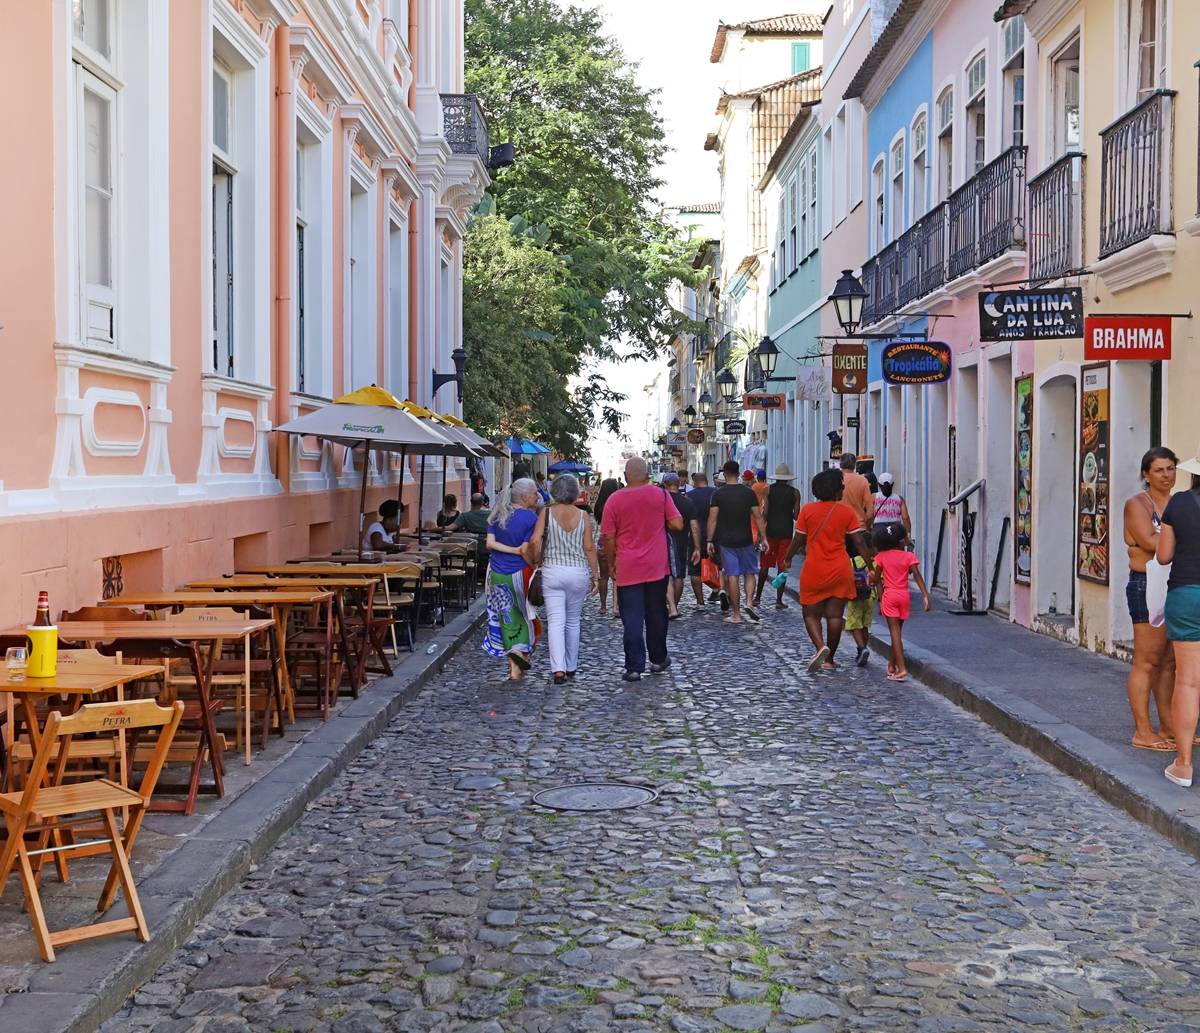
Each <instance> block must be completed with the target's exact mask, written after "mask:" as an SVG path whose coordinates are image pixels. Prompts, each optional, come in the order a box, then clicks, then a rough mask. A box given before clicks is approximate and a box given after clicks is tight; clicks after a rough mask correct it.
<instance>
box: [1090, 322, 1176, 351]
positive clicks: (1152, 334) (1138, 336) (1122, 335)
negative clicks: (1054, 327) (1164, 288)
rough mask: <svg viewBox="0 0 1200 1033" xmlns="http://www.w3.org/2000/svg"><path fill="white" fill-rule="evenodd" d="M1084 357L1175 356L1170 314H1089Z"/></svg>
mask: <svg viewBox="0 0 1200 1033" xmlns="http://www.w3.org/2000/svg"><path fill="white" fill-rule="evenodd" d="M1083 357H1084V358H1085V359H1091V360H1093V361H1101V362H1105V361H1107V360H1109V359H1144V360H1146V361H1148V362H1154V361H1156V360H1158V359H1169V358H1170V357H1171V317H1170V316H1088V317H1087V319H1086V320H1085V321H1084V333H1083Z"/></svg>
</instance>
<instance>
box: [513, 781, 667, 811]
mask: <svg viewBox="0 0 1200 1033" xmlns="http://www.w3.org/2000/svg"><path fill="white" fill-rule="evenodd" d="M657 799H658V793H657V792H655V791H654V790H653V789H646V788H645V787H644V786H635V785H630V784H629V783H627V782H573V783H571V784H570V785H565V786H555V787H554V788H553V789H543V790H542V791H541V792H540V793H534V795H533V802H534V803H536V804H540V805H541V806H542V807H549V808H550V809H551V810H554V811H624V810H628V809H629V808H630V807H640V806H641V805H642V804H644V803H653V802H654V801H655V800H657Z"/></svg>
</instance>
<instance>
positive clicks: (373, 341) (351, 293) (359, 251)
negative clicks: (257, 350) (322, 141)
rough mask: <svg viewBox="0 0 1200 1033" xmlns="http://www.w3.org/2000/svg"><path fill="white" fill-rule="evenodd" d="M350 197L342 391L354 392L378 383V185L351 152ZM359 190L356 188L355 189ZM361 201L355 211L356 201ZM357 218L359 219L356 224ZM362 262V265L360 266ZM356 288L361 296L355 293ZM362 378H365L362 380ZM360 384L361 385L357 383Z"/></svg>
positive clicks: (373, 176) (365, 167) (369, 171)
mask: <svg viewBox="0 0 1200 1033" xmlns="http://www.w3.org/2000/svg"><path fill="white" fill-rule="evenodd" d="M348 161H349V164H350V182H349V195H348V197H347V198H346V223H347V231H348V235H347V239H348V244H349V246H348V247H347V249H346V323H347V326H346V330H347V334H346V343H347V346H348V347H347V359H348V360H349V362H348V364H347V365H346V367H345V374H344V379H345V388H346V390H347V391H356V390H357V389H358V388H360V387H366V386H367V385H368V384H373V383H376V382H377V380H378V365H379V352H378V315H377V313H378V298H377V297H376V288H377V283H378V276H377V269H378V265H377V259H378V250H379V240H378V230H377V227H378V225H379V220H378V219H377V218H376V214H377V212H378V208H379V195H378V193H377V191H378V189H379V184H378V182H377V181H376V177H375V175H374V174H373V172H372V171H371V169H370V168H369V167H368V166H367V165H366V164H365V163H364V162H363V161H362V160H361V159H360V158H359V157H358V155H357V154H356V153H354V152H353V151H351V153H350V155H349V157H348ZM356 187H357V188H358V189H355V188H356ZM356 197H361V198H363V200H362V201H361V202H359V203H358V205H357V210H356V203H355V198H356ZM356 216H361V221H359V219H358V218H356ZM360 263H361V264H360ZM356 287H357V288H358V289H359V290H360V291H362V292H363V293H357V294H356V292H355V288H356ZM364 378H365V379H364ZM360 381H361V383H360Z"/></svg>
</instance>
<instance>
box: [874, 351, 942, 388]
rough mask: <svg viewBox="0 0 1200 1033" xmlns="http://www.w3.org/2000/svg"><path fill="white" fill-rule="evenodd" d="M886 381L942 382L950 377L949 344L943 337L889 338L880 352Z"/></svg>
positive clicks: (907, 382) (892, 382) (901, 382)
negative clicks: (929, 338) (933, 338)
mask: <svg viewBox="0 0 1200 1033" xmlns="http://www.w3.org/2000/svg"><path fill="white" fill-rule="evenodd" d="M880 364H881V365H882V367H883V379H884V380H886V381H887V382H888V383H889V384H941V383H944V382H945V381H947V380H949V379H950V364H951V351H950V345H948V344H946V343H945V342H943V341H892V343H891V344H888V345H885V346H884V349H883V354H882V355H881V356H880Z"/></svg>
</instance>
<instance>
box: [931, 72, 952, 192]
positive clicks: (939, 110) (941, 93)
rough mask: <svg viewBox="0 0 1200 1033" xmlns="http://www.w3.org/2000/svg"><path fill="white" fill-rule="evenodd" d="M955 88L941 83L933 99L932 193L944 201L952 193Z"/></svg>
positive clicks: (950, 84) (949, 84)
mask: <svg viewBox="0 0 1200 1033" xmlns="http://www.w3.org/2000/svg"><path fill="white" fill-rule="evenodd" d="M954 102H955V89H954V83H953V82H946V83H943V84H942V88H941V89H940V90H938V93H937V99H936V100H935V101H934V115H935V124H936V127H937V128H936V133H935V139H936V140H937V144H936V147H937V161H936V162H935V164H934V169H935V172H936V179H937V183H936V188H937V192H936V194H935V195H934V196H935V197H936V198H937V199H938V202H939V203H941V202H942V201H945V200H946V199H947V198H948V197H949V196H950V195H951V194H952V193H954V167H955V166H954V136H955V133H954V128H955V126H954V123H955V114H956V113H955V109H954Z"/></svg>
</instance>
